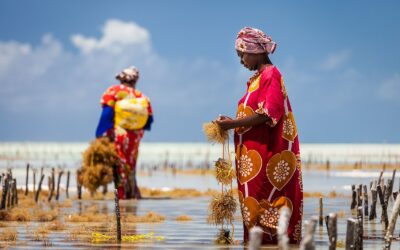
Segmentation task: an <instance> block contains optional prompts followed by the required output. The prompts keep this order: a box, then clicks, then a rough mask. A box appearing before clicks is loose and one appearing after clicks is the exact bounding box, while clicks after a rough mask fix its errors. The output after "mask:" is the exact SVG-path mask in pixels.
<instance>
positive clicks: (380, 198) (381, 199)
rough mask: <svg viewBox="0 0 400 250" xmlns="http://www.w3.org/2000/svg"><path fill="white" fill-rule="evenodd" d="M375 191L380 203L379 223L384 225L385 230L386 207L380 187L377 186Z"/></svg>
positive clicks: (386, 221)
mask: <svg viewBox="0 0 400 250" xmlns="http://www.w3.org/2000/svg"><path fill="white" fill-rule="evenodd" d="M377 190H378V197H379V202H380V203H381V206H382V214H381V222H384V223H385V229H386V228H387V227H388V224H389V221H388V215H387V207H386V204H385V200H384V197H383V193H382V188H381V186H378V187H377Z"/></svg>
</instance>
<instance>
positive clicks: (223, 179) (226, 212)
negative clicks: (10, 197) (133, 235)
mask: <svg viewBox="0 0 400 250" xmlns="http://www.w3.org/2000/svg"><path fill="white" fill-rule="evenodd" d="M203 130H204V134H205V135H206V136H207V139H208V140H209V141H211V142H217V143H220V144H222V157H221V158H219V159H218V160H217V161H216V162H215V177H216V179H217V181H218V183H220V184H221V193H219V194H218V195H216V196H214V197H213V199H212V200H211V202H210V205H209V215H208V219H207V221H208V223H211V224H215V225H217V226H218V225H219V226H221V228H220V231H219V233H218V234H217V238H216V239H215V242H216V243H217V244H232V243H234V242H235V241H234V240H233V235H234V226H233V220H234V216H235V212H236V207H237V202H236V200H235V198H234V197H233V195H232V181H233V178H235V176H236V174H235V171H234V169H233V167H232V160H231V157H230V152H229V132H228V130H223V129H221V127H220V126H219V125H218V124H217V123H215V122H209V123H205V124H204V125H203ZM225 146H226V147H227V149H225ZM226 152H227V153H226ZM225 157H227V158H225ZM229 225H230V226H231V228H232V234H230V233H231V230H229V229H227V228H226V227H227V226H229Z"/></svg>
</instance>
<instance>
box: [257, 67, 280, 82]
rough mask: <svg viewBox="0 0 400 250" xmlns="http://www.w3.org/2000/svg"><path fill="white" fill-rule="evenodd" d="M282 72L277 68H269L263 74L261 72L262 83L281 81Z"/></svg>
mask: <svg viewBox="0 0 400 250" xmlns="http://www.w3.org/2000/svg"><path fill="white" fill-rule="evenodd" d="M281 77H282V76H281V72H280V71H279V69H278V68H277V67H276V66H275V65H272V66H268V67H266V68H265V69H264V70H263V71H262V72H261V79H260V81H261V82H262V83H269V82H271V81H272V80H273V79H276V80H279V81H280V79H281Z"/></svg>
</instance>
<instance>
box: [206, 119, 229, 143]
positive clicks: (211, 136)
mask: <svg viewBox="0 0 400 250" xmlns="http://www.w3.org/2000/svg"><path fill="white" fill-rule="evenodd" d="M203 131H204V134H205V135H206V136H207V139H208V141H210V142H217V143H224V142H225V141H226V140H228V137H229V133H228V130H223V129H221V127H220V126H219V125H218V124H217V123H215V122H208V123H204V124H203Z"/></svg>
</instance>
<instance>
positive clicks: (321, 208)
mask: <svg viewBox="0 0 400 250" xmlns="http://www.w3.org/2000/svg"><path fill="white" fill-rule="evenodd" d="M322 225H324V204H323V201H322V197H319V226H322Z"/></svg>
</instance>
